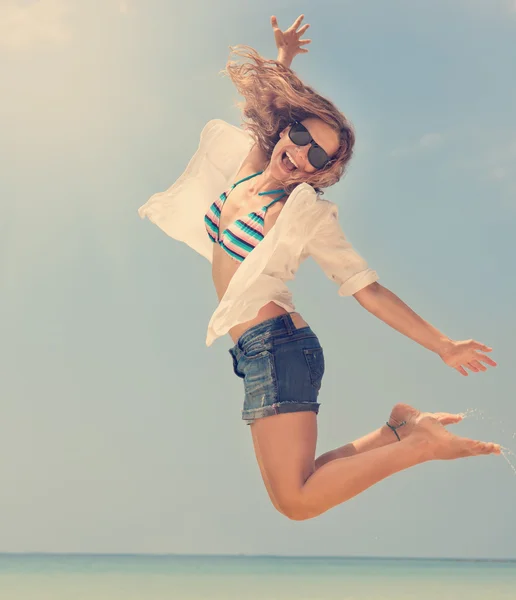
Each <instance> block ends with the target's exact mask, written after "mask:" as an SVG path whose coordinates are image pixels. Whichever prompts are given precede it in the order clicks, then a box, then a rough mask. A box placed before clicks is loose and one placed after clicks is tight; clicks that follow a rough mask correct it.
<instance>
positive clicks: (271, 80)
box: [221, 45, 355, 195]
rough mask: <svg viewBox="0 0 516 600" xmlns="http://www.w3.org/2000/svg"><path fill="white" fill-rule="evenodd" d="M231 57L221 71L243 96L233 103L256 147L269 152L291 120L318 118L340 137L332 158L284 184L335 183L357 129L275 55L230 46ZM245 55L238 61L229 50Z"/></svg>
mask: <svg viewBox="0 0 516 600" xmlns="http://www.w3.org/2000/svg"><path fill="white" fill-rule="evenodd" d="M230 51H231V52H230V58H229V59H228V61H227V64H226V68H225V69H223V70H222V71H221V73H222V74H224V75H229V77H230V78H231V80H232V81H233V83H234V84H235V86H236V88H237V90H238V92H239V93H240V94H241V95H242V96H243V97H244V98H245V100H244V101H243V102H237V103H236V105H237V106H238V107H239V108H240V109H241V110H242V117H243V119H242V122H243V127H244V129H245V130H247V131H249V133H250V134H251V137H253V138H254V140H255V141H256V143H257V144H258V146H259V148H260V149H261V150H262V151H263V152H264V153H265V154H266V156H267V157H268V159H269V160H268V163H267V165H266V166H268V165H269V163H270V158H271V156H272V152H273V150H274V147H275V146H276V144H277V143H278V141H279V140H280V132H281V131H283V130H284V129H285V127H287V126H288V125H290V124H291V123H292V121H294V120H297V121H302V120H303V119H308V118H314V117H316V118H319V119H321V120H322V121H324V122H325V123H326V124H328V125H329V126H330V127H332V128H333V129H334V131H335V132H336V133H337V134H338V136H339V149H338V151H337V153H336V154H335V156H334V157H333V158H332V159H331V160H330V162H329V163H328V164H327V165H326V166H325V167H324V168H323V169H319V170H318V171H316V172H315V173H313V174H309V175H307V174H306V173H296V172H294V174H293V175H292V176H291V177H289V178H288V179H287V180H286V181H285V183H284V189H285V191H286V192H287V193H288V194H290V193H291V192H292V190H293V189H294V188H295V187H296V186H297V185H299V184H300V183H303V182H306V183H308V184H310V185H311V186H312V187H313V188H314V189H315V191H316V192H317V194H318V195H320V194H322V193H323V188H327V187H330V186H331V185H334V184H335V183H337V182H338V181H339V180H340V179H341V178H342V177H343V175H344V172H345V169H346V165H347V164H348V163H349V161H350V160H351V157H352V155H353V147H354V145H355V132H354V131H353V127H352V125H351V123H350V122H349V121H348V119H347V118H346V117H345V116H344V115H343V114H342V113H341V112H340V111H339V109H338V108H337V107H336V106H335V105H334V104H333V102H330V101H329V100H327V99H326V98H324V97H323V96H321V95H320V94H318V93H317V92H316V91H315V90H314V89H313V88H311V87H310V86H308V85H306V84H305V83H303V82H302V81H301V80H300V79H299V77H297V75H295V73H294V72H293V71H292V70H291V69H290V68H288V67H285V66H284V65H282V64H281V63H279V62H277V61H276V60H266V59H264V58H263V57H262V56H260V55H259V54H258V52H257V51H256V50H254V48H251V47H250V46H244V45H238V46H230ZM232 54H235V55H237V56H240V57H243V58H245V59H248V60H249V62H244V63H242V64H239V63H238V62H237V61H234V60H231V55H232Z"/></svg>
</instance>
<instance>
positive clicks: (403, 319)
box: [353, 282, 496, 376]
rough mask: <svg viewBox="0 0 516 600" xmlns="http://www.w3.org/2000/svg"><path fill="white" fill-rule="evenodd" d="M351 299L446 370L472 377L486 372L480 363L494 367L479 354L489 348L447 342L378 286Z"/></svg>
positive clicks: (365, 290)
mask: <svg viewBox="0 0 516 600" xmlns="http://www.w3.org/2000/svg"><path fill="white" fill-rule="evenodd" d="M353 295H354V297H355V299H356V300H357V301H358V302H359V304H360V305H361V306H363V307H364V308H365V309H366V310H368V311H369V312H370V313H371V314H373V315H374V316H375V317H378V318H379V319H381V320H382V321H384V323H387V325H390V327H392V328H393V329H396V330H397V331H399V332H400V333H402V334H403V335H406V336H407V337H409V338H410V339H412V340H414V341H415V342H417V343H418V344H421V346H424V347H425V348H428V350H431V351H432V352H435V353H436V354H438V355H439V356H440V357H441V359H442V360H443V361H444V362H445V363H446V364H447V365H448V366H450V367H452V368H454V369H456V370H457V371H458V372H459V373H460V374H461V375H466V376H467V375H468V373H467V372H466V369H470V370H471V371H473V372H474V373H478V371H486V367H485V366H484V365H483V364H482V363H486V364H487V365H490V366H492V367H496V363H495V361H494V360H492V359H491V358H489V357H488V356H485V355H484V354H481V353H480V352H479V351H483V352H491V350H492V348H489V347H488V346H485V345H484V344H480V343H479V342H476V341H474V340H466V341H454V340H451V339H450V338H448V337H447V336H445V335H444V334H443V333H441V332H440V331H438V330H437V329H436V328H435V327H433V326H432V325H430V323H427V322H426V321H425V320H424V319H422V318H421V317H420V316H419V315H417V314H416V313H415V312H414V311H413V310H412V309H411V308H410V307H409V306H407V305H406V304H405V303H404V302H403V301H402V300H400V298H398V296H396V294H393V293H392V292H391V291H390V290H388V289H387V288H385V287H383V286H382V285H380V284H379V283H378V282H376V283H372V284H371V285H368V286H367V287H365V288H363V289H361V290H360V291H359V292H357V293H356V294H353Z"/></svg>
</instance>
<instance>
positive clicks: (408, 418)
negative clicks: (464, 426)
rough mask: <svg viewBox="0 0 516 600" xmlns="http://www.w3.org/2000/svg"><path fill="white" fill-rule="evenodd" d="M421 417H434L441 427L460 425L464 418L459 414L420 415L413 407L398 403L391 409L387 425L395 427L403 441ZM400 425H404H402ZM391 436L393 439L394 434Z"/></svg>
mask: <svg viewBox="0 0 516 600" xmlns="http://www.w3.org/2000/svg"><path fill="white" fill-rule="evenodd" d="M422 415H431V416H433V417H435V419H437V421H438V422H439V423H441V425H453V424H455V423H460V422H461V421H462V419H463V417H464V415H461V414H452V413H444V412H438V413H422V412H420V411H419V410H417V408H414V407H413V406H409V405H408V404H401V403H398V404H396V405H395V406H394V408H393V409H392V412H391V416H390V417H389V425H392V426H393V427H396V431H397V432H398V435H399V436H400V439H403V438H406V437H407V436H408V435H410V434H411V433H412V432H413V431H414V426H415V424H416V422H417V420H418V419H419V418H420V417H421V416H422ZM402 423H405V424H404V425H402ZM392 435H393V437H395V433H394V432H392Z"/></svg>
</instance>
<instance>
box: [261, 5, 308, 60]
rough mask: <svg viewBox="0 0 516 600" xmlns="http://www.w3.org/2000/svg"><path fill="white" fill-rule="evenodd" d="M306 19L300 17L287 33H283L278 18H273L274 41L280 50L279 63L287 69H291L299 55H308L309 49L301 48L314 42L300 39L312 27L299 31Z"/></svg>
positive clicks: (304, 27)
mask: <svg viewBox="0 0 516 600" xmlns="http://www.w3.org/2000/svg"><path fill="white" fill-rule="evenodd" d="M304 17H305V15H300V16H299V17H298V18H297V19H296V20H295V21H294V23H293V24H292V25H291V26H290V27H289V28H288V29H286V30H285V31H281V29H280V28H279V26H278V20H277V19H276V17H271V25H272V29H273V31H274V40H275V42H276V47H277V48H278V58H277V61H278V62H279V63H281V64H282V65H284V66H285V67H288V68H290V65H291V64H292V61H293V60H294V57H295V56H297V55H298V54H306V53H307V52H308V49H307V48H301V46H304V45H306V44H309V43H310V42H311V41H312V40H302V39H300V38H301V36H302V35H303V34H304V33H305V31H306V30H307V29H308V28H309V27H310V25H308V24H306V25H303V26H302V27H301V29H300V30H299V31H298V30H297V28H298V27H299V26H300V25H301V21H302V20H303V19H304Z"/></svg>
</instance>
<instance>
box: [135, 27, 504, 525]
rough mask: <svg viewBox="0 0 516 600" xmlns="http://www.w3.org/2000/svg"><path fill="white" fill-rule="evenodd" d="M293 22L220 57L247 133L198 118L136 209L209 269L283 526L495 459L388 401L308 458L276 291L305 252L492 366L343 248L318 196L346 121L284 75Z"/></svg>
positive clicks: (356, 291)
mask: <svg viewBox="0 0 516 600" xmlns="http://www.w3.org/2000/svg"><path fill="white" fill-rule="evenodd" d="M302 20H303V15H301V16H300V17H299V18H298V19H297V20H296V21H295V22H294V24H293V25H292V26H291V27H290V28H289V29H287V30H286V31H281V30H280V28H279V27H278V24H277V20H276V18H275V17H272V18H271V23H272V27H273V30H274V35H275V39H276V45H277V47H278V50H279V55H278V59H277V61H267V60H265V59H263V58H262V57H260V56H259V55H258V54H257V53H256V52H255V51H254V50H252V49H251V48H247V51H246V50H245V49H244V50H242V49H241V50H239V51H235V50H234V49H233V50H234V51H235V53H237V54H240V55H241V56H244V57H246V58H249V59H250V60H251V62H247V63H244V64H241V65H239V64H237V63H234V62H233V63H231V62H230V63H228V65H227V72H228V73H229V76H230V77H231V79H232V80H233V82H234V83H235V85H236V86H237V88H238V90H239V92H240V93H241V94H242V95H243V96H244V98H245V103H244V106H243V113H244V116H245V117H246V118H247V119H248V122H247V131H248V132H250V134H249V133H247V132H246V131H243V130H241V129H238V128H235V127H233V126H231V125H228V124H227V123H224V122H223V121H220V120H214V121H210V123H208V125H207V126H206V127H205V128H204V130H203V132H202V136H201V144H200V146H199V149H198V151H197V153H196V155H195V156H194V157H193V159H192V160H191V161H190V163H189V165H188V167H187V169H186V171H185V173H184V174H183V175H182V176H181V177H180V178H179V179H178V181H177V182H176V183H175V184H174V185H173V186H172V187H171V188H170V189H169V190H168V191H167V192H165V193H160V194H155V195H154V196H153V197H152V198H151V199H150V200H149V201H148V202H147V204H146V205H145V206H144V207H142V208H141V209H140V215H141V216H142V217H143V216H148V217H149V218H150V219H151V220H152V221H153V222H155V223H156V224H157V225H159V226H160V227H161V228H162V229H163V230H164V231H166V232H167V233H168V234H169V235H171V236H172V237H174V238H175V239H178V240H180V241H183V242H185V243H187V244H188V245H190V246H191V247H192V248H194V249H195V250H197V251H198V252H199V253H200V254H202V255H203V256H205V258H207V259H208V260H209V261H210V262H211V263H212V275H213V281H214V284H215V289H216V292H217V295H218V298H219V305H218V307H217V309H216V311H215V312H214V314H213V316H212V318H211V320H210V324H209V327H208V336H207V345H211V343H212V342H213V340H214V339H215V338H217V337H220V336H221V335H223V334H224V333H226V332H229V334H230V336H231V338H232V340H233V343H234V346H233V347H232V348H231V349H230V351H229V352H230V354H231V356H232V359H233V368H234V372H235V374H236V375H237V376H238V377H240V378H242V379H243V382H244V389H245V399H244V407H243V412H242V417H243V419H244V420H245V421H246V422H247V423H248V424H250V425H251V433H252V438H253V443H254V448H255V452H256V457H257V461H258V464H259V467H260V471H261V474H262V477H263V481H264V483H265V486H266V488H267V491H268V493H269V496H270V499H271V501H272V503H273V505H274V506H275V507H276V509H277V510H278V511H280V512H281V513H282V514H284V515H285V516H287V517H288V518H290V519H294V520H303V519H309V518H312V517H315V516H317V515H320V514H321V513H323V512H325V511H327V510H328V509H330V508H332V507H333V506H336V505H338V504H340V503H342V502H345V501H346V500H348V499H350V498H352V497H354V496H356V495H357V494H359V493H360V492H362V491H364V490H365V489H367V488H368V487H370V486H371V485H373V484H375V483H377V482H378V481H380V480H382V479H384V478H385V477H388V476H389V475H392V474H394V473H396V472H398V471H401V470H403V469H406V468H408V467H411V466H414V465H416V464H419V463H422V462H425V461H428V460H435V459H454V458H460V457H466V456H474V455H480V454H500V446H498V445H497V444H492V443H484V442H478V441H474V440H470V439H466V438H460V437H458V436H456V435H453V434H451V433H450V432H448V431H447V430H446V429H445V427H444V426H445V425H449V424H453V423H457V422H459V421H460V420H461V418H462V416H461V415H453V414H448V413H435V414H430V413H420V412H419V411H417V410H416V409H414V408H412V407H410V406H408V405H406V404H397V405H396V406H395V407H394V409H393V410H392V413H391V415H390V418H389V420H388V421H387V423H386V424H385V425H384V426H383V427H381V428H379V429H377V430H376V431H374V432H373V433H370V434H369V435H367V436H365V437H363V438H361V439H359V440H356V441H354V442H353V443H351V444H348V445H346V446H343V447H341V448H338V449H336V450H333V451H331V452H327V453H325V454H323V455H322V456H320V457H319V458H317V459H316V458H315V448H316V440H317V413H318V410H319V403H318V402H317V400H318V394H319V390H320V387H321V381H322V377H323V373H324V353H323V349H322V347H321V344H320V342H319V340H318V338H317V336H316V334H315V333H314V332H313V331H312V329H311V328H310V326H309V325H308V323H306V321H304V319H303V318H302V317H301V315H300V314H299V313H297V312H295V310H294V305H293V302H292V296H291V294H290V292H289V291H288V288H287V287H286V285H285V281H286V280H288V279H292V278H293V276H294V274H295V272H296V270H297V268H298V266H299V264H300V263H301V262H302V261H303V260H304V259H306V258H307V257H308V256H312V257H313V258H314V259H315V260H316V261H317V262H318V264H319V265H320V266H321V267H322V269H323V270H324V271H325V273H326V274H327V275H328V277H330V278H331V279H332V280H334V281H336V282H337V283H338V284H339V294H340V295H342V296H350V295H352V296H354V297H355V299H356V300H357V301H358V302H359V303H360V304H361V305H362V306H363V307H364V308H365V309H367V310H368V311H369V312H371V313H372V314H374V315H375V316H376V317H378V318H380V319H381V320H382V321H384V322H385V323H387V324H388V325H390V326H391V327H393V328H395V329H396V330H398V331H400V332H401V333H403V334H404V335H406V336H408V337H409V338H411V339H413V340H414V341H416V342H418V343H419V344H421V345H423V346H424V347H425V348H428V349H429V350H432V351H433V352H435V353H437V354H438V355H439V356H440V357H441V359H442V360H443V361H444V362H445V363H446V364H447V365H448V366H450V367H453V368H455V369H456V370H457V371H458V372H459V373H461V374H462V375H467V372H466V369H469V370H471V371H472V372H479V371H485V370H486V367H485V366H484V364H482V363H485V364H487V365H491V366H496V363H495V362H494V361H493V360H491V359H490V358H489V357H487V356H486V355H484V354H482V353H481V352H489V351H491V348H488V347H487V346H485V345H483V344H480V343H478V342H475V341H473V340H469V341H453V340H451V339H449V338H447V337H446V336H445V335H443V334H442V333H440V332H439V331H437V330H436V329H435V328H434V327H432V326H431V325H430V324H428V323H426V322H425V321H424V320H423V319H421V318H420V317H419V316H418V315H416V314H415V313H414V312H413V311H412V310H411V309H410V308H409V307H408V306H406V305H405V304H404V303H403V302H402V301H401V300H400V299H399V298H398V297H397V296H395V295H394V294H393V293H392V292H390V291H389V290H387V289H386V288H385V287H383V286H381V285H380V284H379V283H378V282H377V279H378V277H377V275H376V273H375V271H373V270H371V269H370V268H368V266H367V264H366V262H365V261H364V259H363V258H361V257H360V256H359V255H358V254H357V253H356V252H355V251H354V250H353V248H352V247H351V245H350V244H349V242H348V241H347V240H346V238H345V236H344V234H343V232H342V230H341V229H340V225H339V223H338V219H337V214H338V211H337V207H336V205H335V204H333V203H331V202H329V201H327V200H323V199H321V198H320V195H321V193H322V189H323V188H326V187H329V186H331V185H333V184H334V183H336V182H337V181H339V179H340V178H341V177H342V175H343V173H344V170H345V167H346V165H347V163H348V162H349V160H350V159H351V156H352V152H353V145H354V139H355V138H354V133H353V130H352V128H351V125H350V124H349V122H348V121H347V119H346V117H345V116H344V115H343V114H342V113H341V112H340V111H339V110H338V109H337V108H336V107H335V106H334V105H333V104H332V103H331V102H330V101H328V100H327V99H325V98H323V97H321V96H320V95H319V94H317V93H316V92H315V91H314V90H313V89H312V88H310V87H309V86H306V85H305V84H303V83H302V82H301V81H300V80H299V79H298V77H297V76H296V75H295V74H294V73H293V72H292V71H291V69H290V65H291V63H292V60H293V58H294V57H295V56H296V55H297V54H300V53H306V52H307V49H306V48H303V46H305V45H306V44H308V43H309V42H310V40H302V39H301V36H302V35H303V34H304V32H305V31H306V30H307V28H308V25H304V26H301V22H302ZM216 189H217V190H218V191H217V194H216V195H215V192H214V191H215V190H216ZM221 190H225V191H224V192H223V193H222V194H221V195H220V196H219V197H218V199H215V198H216V196H218V195H219V194H220V191H221ZM213 200H215V201H214V202H213Z"/></svg>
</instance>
